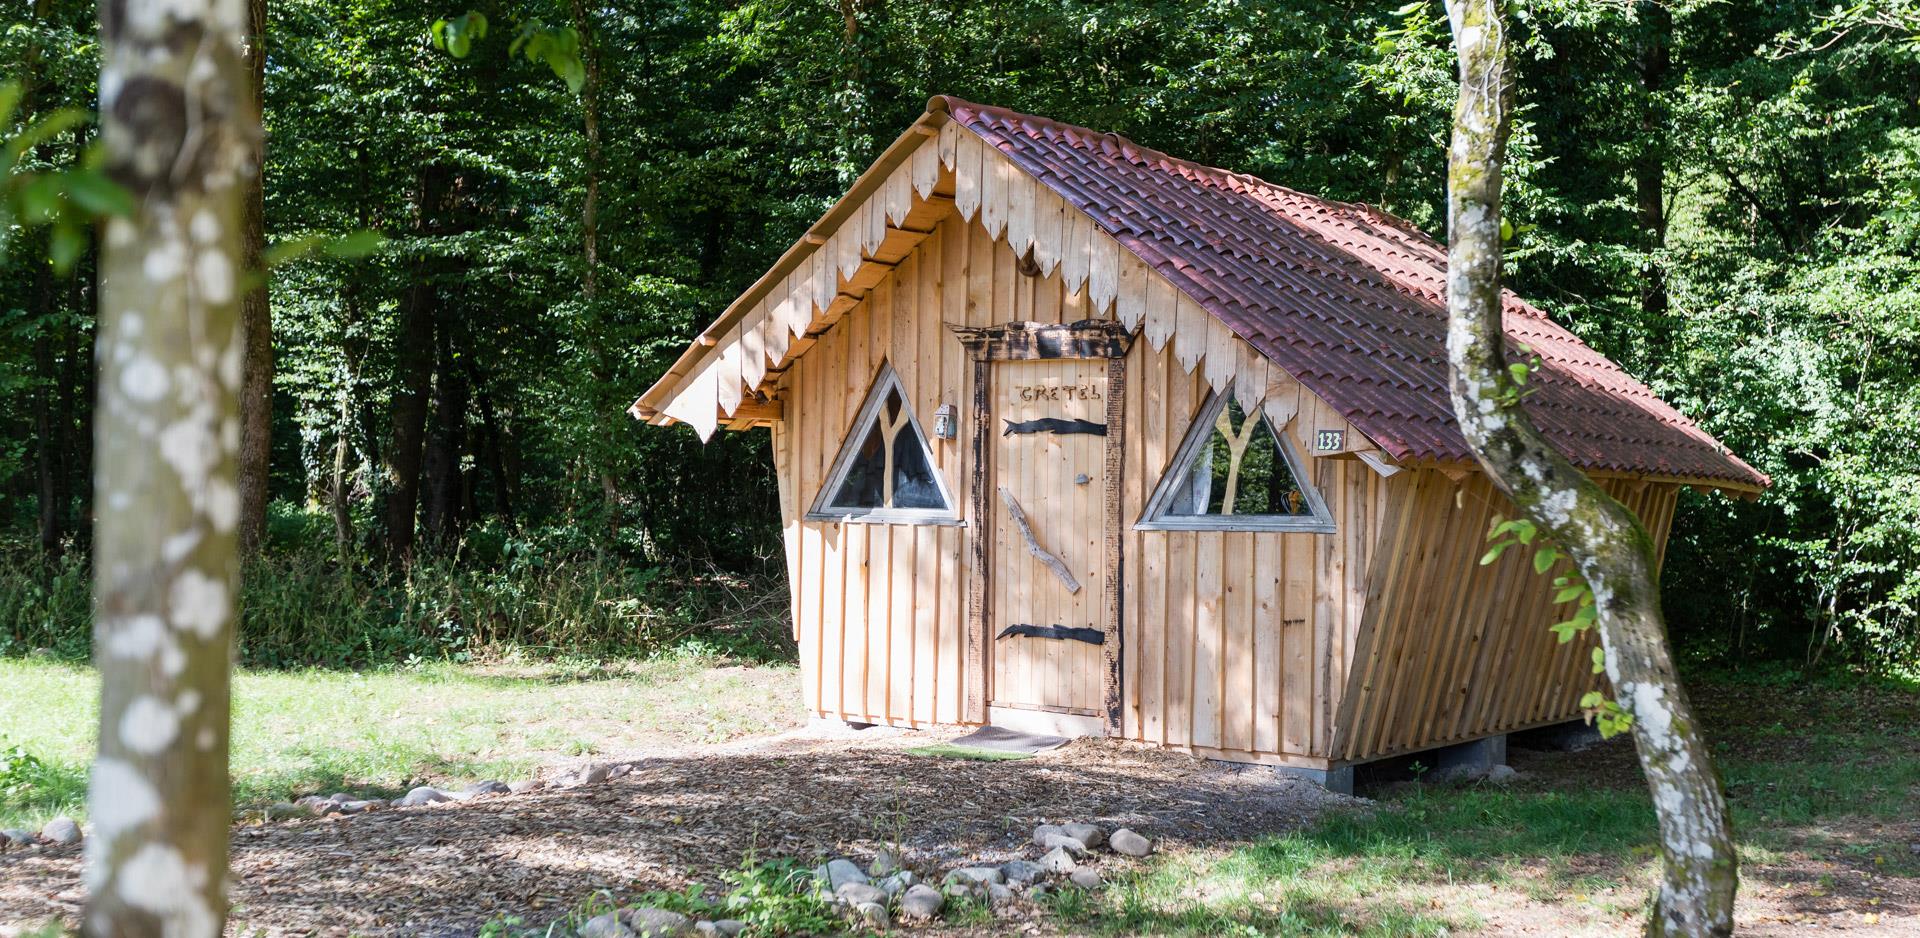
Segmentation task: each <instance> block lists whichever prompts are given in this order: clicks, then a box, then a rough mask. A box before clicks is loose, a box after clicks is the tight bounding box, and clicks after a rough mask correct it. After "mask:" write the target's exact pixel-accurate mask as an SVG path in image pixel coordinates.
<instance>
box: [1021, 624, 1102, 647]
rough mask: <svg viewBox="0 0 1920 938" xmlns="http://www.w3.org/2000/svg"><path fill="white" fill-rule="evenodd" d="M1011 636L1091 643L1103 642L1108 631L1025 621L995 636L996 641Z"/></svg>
mask: <svg viewBox="0 0 1920 938" xmlns="http://www.w3.org/2000/svg"><path fill="white" fill-rule="evenodd" d="M1009 636H1013V637H1019V636H1025V637H1027V638H1054V639H1061V640H1064V641H1075V642H1086V643H1087V644H1089V645H1099V644H1103V643H1105V642H1106V640H1107V633H1105V632H1102V631H1101V630H1099V629H1089V628H1082V627H1078V626H1071V625H1027V624H1025V623H1015V624H1013V625H1009V626H1007V627H1006V628H1004V629H1001V630H1000V634H998V635H995V636H994V637H993V638H994V640H995V641H999V640H1000V639H1003V638H1007V637H1009Z"/></svg>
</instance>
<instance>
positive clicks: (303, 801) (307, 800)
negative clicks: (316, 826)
mask: <svg viewBox="0 0 1920 938" xmlns="http://www.w3.org/2000/svg"><path fill="white" fill-rule="evenodd" d="M293 803H294V804H297V805H299V806H300V807H303V808H306V809H307V810H309V811H315V809H316V808H318V807H319V806H320V805H323V804H332V803H333V802H331V801H328V800H327V799H325V798H322V797H320V796H319V795H301V796H300V797H298V798H295V799H293ZM315 813H319V812H317V811H315Z"/></svg>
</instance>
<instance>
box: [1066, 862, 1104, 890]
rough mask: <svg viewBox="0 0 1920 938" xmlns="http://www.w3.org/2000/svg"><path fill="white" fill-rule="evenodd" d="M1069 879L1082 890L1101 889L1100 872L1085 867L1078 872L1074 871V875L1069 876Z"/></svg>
mask: <svg viewBox="0 0 1920 938" xmlns="http://www.w3.org/2000/svg"><path fill="white" fill-rule="evenodd" d="M1067 878H1068V879H1070V880H1072V881H1073V884H1074V885H1075V886H1078V887H1080V888H1081V889H1099V888H1100V871H1098V870H1095V869H1091V868H1088V867H1084V866H1083V867H1081V868H1079V869H1077V870H1074V871H1073V875H1071V876H1068V877H1067Z"/></svg>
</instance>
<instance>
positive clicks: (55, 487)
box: [33, 262, 67, 560]
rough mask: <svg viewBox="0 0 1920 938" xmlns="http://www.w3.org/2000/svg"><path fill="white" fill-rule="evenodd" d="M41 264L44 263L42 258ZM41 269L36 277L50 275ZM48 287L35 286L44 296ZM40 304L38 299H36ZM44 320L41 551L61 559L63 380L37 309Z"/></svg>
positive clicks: (37, 410) (40, 351)
mask: <svg viewBox="0 0 1920 938" xmlns="http://www.w3.org/2000/svg"><path fill="white" fill-rule="evenodd" d="M38 266H40V267H45V266H46V265H45V263H44V262H42V263H41V264H39V265H38ZM47 277H48V275H47V273H46V272H45V271H44V270H42V271H40V272H38V274H37V275H36V279H43V280H44V279H47ZM46 292H47V291H44V290H40V289H35V290H34V293H35V294H37V295H41V296H44V295H45V293H46ZM35 303H36V305H38V303H39V301H38V300H36V301H35ZM36 312H38V313H39V317H40V318H41V320H42V325H41V333H40V334H39V335H36V336H34V338H33V372H34V378H35V381H34V384H35V387H34V390H33V436H34V451H35V458H34V481H35V483H36V485H37V489H38V501H39V508H40V511H39V515H40V551H41V553H43V554H45V555H46V557H47V559H48V560H58V559H60V555H61V554H62V553H63V552H64V551H65V549H66V548H65V542H66V523H65V522H66V517H67V512H66V506H65V505H64V504H63V502H64V499H63V498H62V497H61V495H60V488H61V486H60V472H61V466H60V436H61V433H60V426H59V422H58V420H57V419H56V418H55V417H54V404H53V400H54V396H55V388H56V386H57V384H58V382H59V380H60V375H59V370H58V368H56V367H55V365H54V361H53V340H52V339H51V338H50V337H48V336H47V335H46V325H45V319H46V315H47V314H46V312H45V310H36Z"/></svg>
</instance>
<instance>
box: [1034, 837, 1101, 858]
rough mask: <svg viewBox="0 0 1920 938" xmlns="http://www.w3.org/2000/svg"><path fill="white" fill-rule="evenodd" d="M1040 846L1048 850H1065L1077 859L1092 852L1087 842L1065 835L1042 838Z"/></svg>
mask: <svg viewBox="0 0 1920 938" xmlns="http://www.w3.org/2000/svg"><path fill="white" fill-rule="evenodd" d="M1040 846H1041V847H1042V848H1043V849H1047V850H1065V851H1066V852H1068V853H1071V854H1073V855H1074V856H1076V857H1082V856H1086V855H1087V854H1088V853H1089V852H1090V851H1088V850H1087V844H1086V841H1083V840H1081V839H1079V838H1077V837H1068V836H1067V835H1065V834H1048V835H1046V836H1045V837H1043V838H1041V840H1040Z"/></svg>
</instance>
